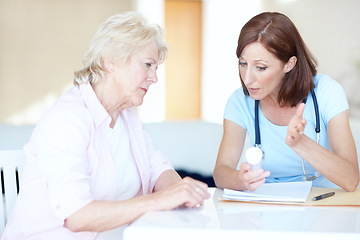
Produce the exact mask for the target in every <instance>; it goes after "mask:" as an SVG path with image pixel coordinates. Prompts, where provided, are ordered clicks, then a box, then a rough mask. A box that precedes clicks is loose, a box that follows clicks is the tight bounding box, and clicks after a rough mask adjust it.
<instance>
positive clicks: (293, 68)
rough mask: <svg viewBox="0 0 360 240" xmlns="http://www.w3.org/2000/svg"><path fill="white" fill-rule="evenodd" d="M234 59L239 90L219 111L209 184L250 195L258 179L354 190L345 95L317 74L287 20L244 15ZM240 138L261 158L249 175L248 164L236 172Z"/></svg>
mask: <svg viewBox="0 0 360 240" xmlns="http://www.w3.org/2000/svg"><path fill="white" fill-rule="evenodd" d="M236 55H237V57H238V60H239V73H240V81H241V85H242V87H241V88H240V89H237V90H236V91H235V92H234V93H233V94H232V95H231V97H230V98H229V100H228V102H227V105H226V108H225V112H224V136H223V139H222V142H221V146H220V150H219V154H218V159H217V162H216V166H215V169H214V180H215V183H216V185H217V186H218V187H221V188H231V189H237V190H244V189H250V190H254V189H256V188H258V187H259V186H261V185H262V184H263V183H264V182H292V181H313V184H312V185H313V186H314V187H330V188H331V187H341V188H343V189H345V190H347V191H353V190H354V189H355V188H356V186H357V185H358V184H359V166H358V161H357V154H356V147H355V143H354V139H353V136H352V133H351V129H350V125H349V105H348V102H347V99H346V95H345V93H344V90H343V88H342V87H341V85H340V84H339V83H337V82H336V81H335V80H333V79H332V78H331V77H329V76H326V75H321V74H317V70H316V61H315V59H314V58H313V57H312V55H311V54H310V52H309V51H308V49H307V47H306V45H305V43H304V41H303V40H302V38H301V36H300V34H299V32H298V31H297V29H296V27H295V25H294V24H293V22H292V21H291V20H290V19H289V18H288V17H287V16H285V15H284V14H281V13H276V12H264V13H261V14H259V15H257V16H255V17H253V18H251V19H250V20H249V21H248V22H247V23H246V24H245V25H244V27H243V28H242V30H241V32H240V35H239V39H238V46H237V50H236ZM246 133H248V134H249V137H250V140H251V142H252V144H254V145H256V146H258V147H261V149H262V150H263V151H264V153H265V154H264V159H263V161H262V163H263V164H262V166H263V168H260V169H258V170H254V171H251V170H250V169H251V166H250V164H249V163H247V162H245V163H242V164H240V167H239V169H238V168H237V166H238V163H239V159H240V156H241V153H242V149H243V146H244V140H245V136H246ZM260 144H261V146H260Z"/></svg>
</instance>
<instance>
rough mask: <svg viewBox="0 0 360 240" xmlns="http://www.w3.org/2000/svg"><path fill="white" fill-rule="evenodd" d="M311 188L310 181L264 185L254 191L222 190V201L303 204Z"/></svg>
mask: <svg viewBox="0 0 360 240" xmlns="http://www.w3.org/2000/svg"><path fill="white" fill-rule="evenodd" d="M311 187H312V182H311V181H304V182H288V183H265V184H263V185H261V186H260V187H259V188H258V189H256V190H255V191H249V190H246V191H235V190H230V189H224V194H223V198H224V200H232V201H245V202H275V203H279V202H286V203H305V202H306V200H307V199H308V196H309V194H310V191H311Z"/></svg>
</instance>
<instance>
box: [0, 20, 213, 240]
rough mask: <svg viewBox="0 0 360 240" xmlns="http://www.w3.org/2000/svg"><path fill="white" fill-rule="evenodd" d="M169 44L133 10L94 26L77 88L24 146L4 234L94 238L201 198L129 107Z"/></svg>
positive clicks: (198, 185) (202, 187)
mask: <svg viewBox="0 0 360 240" xmlns="http://www.w3.org/2000/svg"><path fill="white" fill-rule="evenodd" d="M166 52H167V48H166V45H165V43H164V41H163V38H162V33H161V30H160V28H159V27H156V26H151V25H149V24H148V23H147V22H146V21H145V20H144V19H143V18H142V17H141V16H140V15H138V14H136V13H126V14H123V15H120V14H119V15H115V16H112V17H110V18H109V19H108V20H107V21H106V22H105V23H104V24H102V25H101V26H100V28H99V29H98V31H97V32H96V34H95V37H94V38H93V40H92V42H91V44H90V47H89V49H88V51H87V53H86V55H85V57H84V59H83V65H84V67H83V69H82V70H80V71H78V72H76V73H75V81H74V82H75V87H73V88H72V89H70V90H69V91H67V92H66V93H65V94H64V95H63V96H62V97H60V99H59V100H58V101H57V102H56V103H55V104H54V106H52V107H51V108H50V109H49V110H48V111H47V112H46V113H45V115H44V116H43V117H42V119H41V120H40V122H39V123H38V125H37V127H36V128H35V130H34V133H33V135H32V137H31V139H30V142H29V143H28V144H27V145H26V146H25V147H24V150H25V152H26V156H27V162H26V165H25V167H24V173H23V178H22V183H23V185H22V188H21V192H20V194H19V197H18V200H17V203H16V206H15V208H14V210H13V213H12V216H11V217H10V219H9V222H8V224H7V226H6V229H5V231H4V234H3V237H2V239H3V240H6V239H11V240H16V239H30V238H31V239H46V240H49V239H52V240H54V239H55V240H56V239H59V240H60V239H61V240H64V239H81V240H86V239H95V238H96V237H97V235H98V232H103V231H107V230H110V229H115V228H118V229H119V227H121V226H126V224H128V223H131V222H132V221H134V220H135V219H137V218H138V217H140V216H141V215H142V214H144V213H146V212H148V211H156V210H169V209H174V208H176V207H179V206H183V207H187V208H192V207H196V206H200V205H201V204H203V201H204V199H206V198H208V197H209V194H208V192H207V185H206V184H204V183H202V182H199V181H196V180H193V179H191V178H184V179H181V178H180V177H179V175H178V174H177V173H176V172H175V171H174V169H173V168H172V166H171V164H170V162H169V161H168V160H167V159H166V158H165V157H164V156H163V155H162V154H161V153H160V152H157V151H155V150H154V148H153V146H152V143H151V140H150V138H149V136H148V135H147V134H146V133H145V132H144V130H143V128H142V126H141V123H140V121H139V119H138V117H137V115H136V111H135V109H134V106H139V105H141V104H142V102H143V98H144V96H145V95H146V93H147V91H148V90H149V87H150V86H151V84H154V83H156V82H157V81H158V79H157V75H156V70H157V67H158V64H160V63H162V62H163V60H164V58H165V55H166ZM120 229H121V228H120ZM100 237H101V234H99V236H98V238H97V239H99V238H100ZM119 238H121V236H119Z"/></svg>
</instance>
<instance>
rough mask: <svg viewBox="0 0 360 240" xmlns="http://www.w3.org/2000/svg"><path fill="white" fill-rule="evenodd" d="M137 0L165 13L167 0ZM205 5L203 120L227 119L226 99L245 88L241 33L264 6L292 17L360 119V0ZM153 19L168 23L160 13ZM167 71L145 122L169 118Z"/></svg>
mask: <svg viewBox="0 0 360 240" xmlns="http://www.w3.org/2000/svg"><path fill="white" fill-rule="evenodd" d="M138 4H139V5H138V6H139V10H140V11H141V12H143V13H146V14H148V16H151V15H150V14H149V13H150V12H152V11H153V9H157V10H156V11H155V13H156V14H159V15H161V14H163V12H161V11H163V7H164V5H163V2H162V0H138ZM143 4H144V5H143ZM142 5H143V6H142ZM159 9H161V11H159ZM202 10H203V19H202V20H203V32H202V34H203V46H202V61H203V66H202V79H201V80H202V120H206V121H210V122H216V123H222V116H223V111H224V107H225V104H226V101H227V99H228V97H229V96H230V94H231V93H232V92H233V91H234V90H235V89H236V88H238V87H240V80H239V77H238V69H237V59H236V55H235V50H236V46H237V39H238V35H239V33H240V30H241V28H242V26H243V25H244V24H245V23H246V22H247V21H248V20H249V19H250V18H251V17H253V16H255V15H256V14H258V13H260V12H263V11H278V12H282V13H284V14H286V15H287V16H289V17H290V19H291V20H292V21H293V22H294V23H295V25H296V26H297V28H298V30H299V32H300V34H301V35H302V37H303V39H304V41H305V42H306V44H307V45H308V47H309V49H310V50H311V51H312V53H313V54H314V55H315V57H316V58H317V60H318V62H319V68H318V72H319V73H321V74H328V75H331V76H332V77H333V78H334V79H336V80H337V81H339V82H340V83H341V84H342V85H343V87H344V88H345V91H346V93H347V96H348V99H349V102H350V104H351V113H352V115H353V116H357V115H359V118H360V110H358V109H360V94H358V91H359V90H360V28H359V27H357V24H358V23H360V14H358V13H357V12H358V11H359V10H360V1H358V0H342V1H338V0H316V1H314V0H251V1H247V0H203V9H202ZM159 15H157V16H158V17H159ZM152 19H153V20H157V21H156V22H158V23H159V24H160V25H162V24H163V18H161V17H160V18H158V19H156V18H152ZM356 64H357V65H356ZM161 71H162V69H161ZM162 74H163V73H162V72H159V82H158V83H157V84H156V85H155V86H152V89H151V91H149V94H148V96H147V97H146V99H145V101H144V104H143V106H142V107H140V109H139V113H140V117H141V119H142V120H143V121H144V122H151V121H161V120H163V119H164V102H163V101H164V99H165V98H164V92H163V91H164V83H165V80H164V76H163V75H162ZM150 94H151V95H150Z"/></svg>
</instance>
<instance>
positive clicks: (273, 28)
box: [236, 12, 317, 107]
mask: <svg viewBox="0 0 360 240" xmlns="http://www.w3.org/2000/svg"><path fill="white" fill-rule="evenodd" d="M254 42H259V43H261V44H262V45H263V47H264V48H265V49H267V50H268V51H269V52H271V53H272V54H274V55H275V56H276V57H277V58H278V59H279V60H280V61H282V62H283V63H287V62H288V60H289V59H290V58H291V57H292V56H295V57H296V58H297V62H296V65H295V66H294V68H293V69H292V70H291V71H289V72H287V73H286V74H285V76H284V78H283V80H282V84H281V87H280V92H279V96H278V102H279V104H281V105H282V106H286V105H287V106H291V107H294V106H296V105H297V104H298V103H299V102H300V101H302V100H303V99H304V98H306V97H307V96H308V94H309V91H311V90H312V89H314V87H315V85H314V80H313V77H314V76H315V75H316V73H317V70H316V67H317V62H316V59H315V58H314V57H313V56H312V54H311V53H310V51H309V50H308V48H307V47H306V45H305V43H304V41H303V39H302V38H301V36H300V34H299V32H298V30H297V29H296V27H295V25H294V23H293V22H292V21H291V20H290V19H289V18H288V17H287V16H285V15H284V14H282V13H278V12H263V13H261V14H259V15H256V16H255V17H253V18H251V19H250V20H249V21H248V22H247V23H246V24H245V25H244V27H243V28H242V29H241V32H240V35H239V39H238V46H237V49H236V56H237V57H238V58H239V57H240V56H241V53H242V51H243V49H244V48H245V47H246V46H247V45H248V44H250V43H254ZM239 75H240V74H239ZM240 80H241V85H242V86H243V90H244V93H245V95H249V92H248V90H247V88H246V87H245V84H244V82H243V80H242V79H241V75H240Z"/></svg>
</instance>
